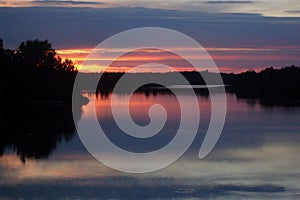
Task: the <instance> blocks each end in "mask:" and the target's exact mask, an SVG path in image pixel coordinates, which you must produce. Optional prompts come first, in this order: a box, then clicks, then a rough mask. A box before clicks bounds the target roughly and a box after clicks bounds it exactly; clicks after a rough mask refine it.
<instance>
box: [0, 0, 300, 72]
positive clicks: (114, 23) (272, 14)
mask: <svg viewBox="0 0 300 200" xmlns="http://www.w3.org/2000/svg"><path fill="white" fill-rule="evenodd" d="M140 27H163V28H169V29H173V30H176V31H180V32H182V33H184V34H186V35H188V36H190V37H191V38H193V39H194V40H196V41H197V42H199V43H200V44H201V45H202V46H203V47H204V48H205V49H206V50H207V51H208V52H209V54H210V55H211V57H212V58H213V59H214V61H215V63H216V65H217V66H218V67H219V69H220V70H221V71H223V72H241V71H245V70H248V69H254V70H256V71H259V70H261V69H262V68H265V67H270V66H274V67H284V66H288V65H299V64H300V4H299V3H298V0H284V1H274V0H260V1H259V0H257V1H250V0H232V1H227V0H223V1H221V0H219V1H217V0H209V1H203V0H201V1H197V0H178V1H167V0H157V1H144V0H138V1H137V0H135V1H133V0H119V1H114V0H103V1H97V0H94V1H87V0H79V1H77V0H74V1H68V0H64V1H59V0H48V1H47V0H36V1H28V0H23V1H11V0H8V1H5V0H4V1H3V0H0V38H2V39H3V40H4V46H5V47H6V48H17V47H18V45H19V44H20V43H21V42H22V41H25V40H28V39H41V40H43V39H48V40H49V41H50V42H51V43H52V46H53V47H54V48H55V49H57V50H58V53H59V55H60V56H61V57H63V58H71V59H72V60H73V61H75V62H76V64H77V67H79V69H80V70H82V71H85V72H91V71H99V70H101V69H100V68H101V67H99V66H97V65H96V64H95V65H94V66H89V67H85V69H81V68H80V67H81V63H82V62H83V61H84V60H85V58H86V56H87V55H88V54H89V52H90V51H91V50H92V49H93V48H94V47H95V46H97V45H98V44H99V43H100V42H102V41H103V40H105V39H107V38H109V37H110V36H113V35H115V34H118V33H120V32H122V31H125V30H129V29H132V28H140ZM185 49H187V51H190V54H189V55H190V57H191V59H196V56H197V55H196V53H195V52H194V51H193V50H191V49H189V48H188V47H185ZM110 51H112V50H111V49H104V50H103V52H106V54H105V53H102V54H101V58H99V59H110V58H109V55H108V54H107V52H110ZM139 56H140V55H139ZM139 56H137V57H136V58H135V59H133V58H132V57H128V58H126V59H125V58H122V59H123V60H122V62H119V64H118V65H116V66H114V67H112V68H111V69H112V71H124V70H126V69H127V67H128V66H131V65H130V64H129V62H134V60H137V59H140V58H141V57H139ZM143 59H144V60H147V62H150V61H153V62H155V61H159V60H160V59H161V60H165V59H168V60H169V63H170V65H172V62H173V64H174V65H175V63H177V62H178V60H176V59H172V58H170V57H168V58H166V56H165V55H151V53H150V54H148V55H147V56H143ZM189 69H190V68H189V67H188V66H181V68H180V70H189Z"/></svg>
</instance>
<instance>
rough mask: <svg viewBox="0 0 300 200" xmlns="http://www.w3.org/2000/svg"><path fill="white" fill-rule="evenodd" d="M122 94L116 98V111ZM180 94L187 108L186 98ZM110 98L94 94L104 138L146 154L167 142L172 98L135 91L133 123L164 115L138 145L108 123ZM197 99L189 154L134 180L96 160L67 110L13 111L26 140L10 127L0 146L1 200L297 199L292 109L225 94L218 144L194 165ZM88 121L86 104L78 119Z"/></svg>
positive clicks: (297, 144) (298, 113) (203, 103)
mask: <svg viewBox="0 0 300 200" xmlns="http://www.w3.org/2000/svg"><path fill="white" fill-rule="evenodd" d="M85 95H86V96H88V97H89V98H96V96H95V95H93V94H89V93H86V94H85ZM125 95H127V94H120V95H119V96H118V100H119V106H120V107H121V106H124V105H123V104H122V99H123V98H124V97H125ZM182 95H183V98H184V99H185V101H186V103H188V102H189V100H190V98H191V96H190V95H189V94H185V93H182ZM213 95H218V94H217V93H216V94H213ZM110 97H111V96H110V94H102V95H101V94H99V95H98V97H97V102H96V109H97V116H98V119H99V121H100V123H101V125H103V127H104V129H105V130H106V131H107V132H109V135H108V137H109V138H110V139H111V140H112V141H114V142H115V143H118V145H119V146H121V147H122V148H124V149H128V150H131V151H136V152H147V151H151V150H155V149H158V148H160V147H162V146H163V145H165V144H167V143H168V141H170V140H171V139H172V138H173V136H174V133H175V130H176V127H177V123H178V120H179V116H180V112H179V110H178V108H179V107H178V102H177V100H176V98H175V97H174V96H172V95H170V94H155V95H153V94H147V95H145V94H143V93H139V94H135V95H134V96H133V97H132V98H131V104H130V111H131V114H132V117H133V119H134V120H135V122H136V123H137V124H140V125H146V124H148V123H149V117H148V112H147V110H148V109H149V107H150V106H151V105H153V104H154V103H161V104H162V105H163V106H164V107H165V108H166V110H167V113H168V116H169V117H168V121H167V124H166V127H165V128H164V130H163V131H162V133H160V135H159V137H157V138H153V140H152V141H150V140H149V141H146V143H144V144H143V143H142V141H140V140H132V139H131V138H127V137H126V136H124V135H122V134H121V133H120V130H119V129H118V128H117V127H116V126H115V124H114V122H113V120H112V116H111V112H110V107H109V106H110ZM198 100H199V103H200V110H201V122H200V127H199V131H198V135H197V137H196V138H195V141H194V143H193V144H192V146H191V147H190V149H189V150H188V151H187V152H186V153H185V154H184V155H183V156H182V157H181V158H180V159H179V160H177V161H176V162H175V163H174V164H172V165H171V166H169V167H167V168H165V169H163V170H159V171H156V172H152V173H147V174H140V175H134V174H127V173H122V172H118V171H115V170H112V169H110V168H108V167H106V166H104V165H103V164H101V163H99V162H98V161H97V160H95V159H94V158H93V157H92V156H91V155H90V154H89V153H88V152H87V151H86V149H85V147H84V146H83V144H82V143H81V141H80V139H79V137H78V135H77V133H76V132H75V131H74V127H72V123H71V122H70V121H72V118H71V116H72V115H70V113H68V112H70V111H55V109H54V111H53V109H51V112H50V113H51V114H47V116H45V118H41V117H36V116H39V115H40V113H39V111H37V113H35V116H33V115H32V114H30V116H29V117H28V116H27V115H29V114H28V113H29V112H30V113H32V112H33V111H32V110H31V111H28V112H27V114H26V112H25V114H24V112H22V113H21V112H20V117H18V118H17V120H19V121H20V123H21V121H24V120H25V122H26V124H28V123H31V125H28V126H29V127H27V126H26V125H24V124H25V123H23V129H20V130H21V131H23V132H24V131H25V134H20V133H19V132H18V131H17V129H16V134H15V135H14V136H13V137H5V138H4V139H3V140H2V142H1V148H2V149H3V153H2V154H3V155H2V156H1V157H0V198H1V199H2V198H3V199H5V198H9V199H19V198H24V199H28V198H53V199H57V198H71V199H74V198H78V199H82V198H83V199H93V198H95V199H197V198H201V197H202V198H220V199H227V198H228V199H240V198H250V199H251V198H253V199H266V198H270V199H275V198H279V199H282V198H290V199H299V198H300V168H299V166H300V154H299V153H300V123H299V119H300V109H299V107H283V106H274V105H273V106H268V104H261V103H259V102H258V101H254V100H243V99H237V98H236V97H235V95H233V94H228V95H227V100H228V102H227V103H228V111H227V118H226V122H225V127H224V130H223V132H222V135H221V138H220V140H219V141H218V143H217V145H216V147H215V148H214V149H213V151H212V152H211V153H210V154H209V156H208V157H206V158H205V159H201V160H200V159H199V158H198V157H197V155H198V151H199V148H200V146H201V144H202V139H203V136H204V134H205V131H206V129H207V126H208V122H209V118H210V99H209V98H208V97H207V96H205V95H199V96H198ZM45 113H48V112H45ZM90 116H91V108H90V106H89V104H87V105H85V106H83V107H82V114H81V116H78V119H77V120H81V119H83V118H89V117H90ZM14 117H16V115H14ZM12 118H13V117H12ZM14 119H15V118H14ZM26 120H27V121H26ZM21 124H22V123H21ZM14 130H15V129H14ZM41 134H43V136H41Z"/></svg>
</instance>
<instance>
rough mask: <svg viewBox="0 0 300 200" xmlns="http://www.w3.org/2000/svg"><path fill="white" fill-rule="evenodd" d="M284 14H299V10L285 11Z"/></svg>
mask: <svg viewBox="0 0 300 200" xmlns="http://www.w3.org/2000/svg"><path fill="white" fill-rule="evenodd" d="M285 12H286V13H293V14H299V13H300V10H287V11H285Z"/></svg>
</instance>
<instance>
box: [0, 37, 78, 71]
mask: <svg viewBox="0 0 300 200" xmlns="http://www.w3.org/2000/svg"><path fill="white" fill-rule="evenodd" d="M1 49H2V51H3V53H2V55H1V60H4V63H5V64H6V65H7V66H5V67H9V65H12V64H13V68H17V69H18V70H19V69H25V70H45V71H66V72H68V71H69V72H76V71H77V69H76V67H75V63H74V62H73V61H72V60H70V59H65V60H64V61H63V60H62V58H61V57H59V56H58V55H57V53H56V50H55V49H54V48H52V45H51V43H50V42H49V41H48V40H27V41H25V42H22V43H21V44H20V45H19V47H18V48H17V49H16V50H11V49H4V47H3V41H2V40H1V39H0V51H1Z"/></svg>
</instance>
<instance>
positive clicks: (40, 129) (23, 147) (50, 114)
mask: <svg viewBox="0 0 300 200" xmlns="http://www.w3.org/2000/svg"><path fill="white" fill-rule="evenodd" d="M2 106H3V108H2V112H1V115H0V119H1V124H2V134H1V140H0V156H2V155H3V154H4V153H5V152H6V151H8V152H9V151H13V152H16V154H17V155H18V156H19V158H20V160H21V161H22V162H23V163H25V162H26V159H27V158H31V159H41V158H48V157H49V155H51V153H52V151H53V150H54V149H55V148H56V146H57V144H58V143H60V142H61V141H63V140H64V141H70V140H71V139H72V138H73V136H74V132H75V126H74V122H73V118H72V110H71V107H70V106H63V105H60V104H59V103H55V102H52V103H51V104H50V103H48V102H46V103H45V102H36V103H31V104H29V103H26V104H18V102H17V103H16V104H12V105H10V106H7V105H2ZM78 109H81V108H80V107H79V108H78ZM78 117H79V116H78Z"/></svg>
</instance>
